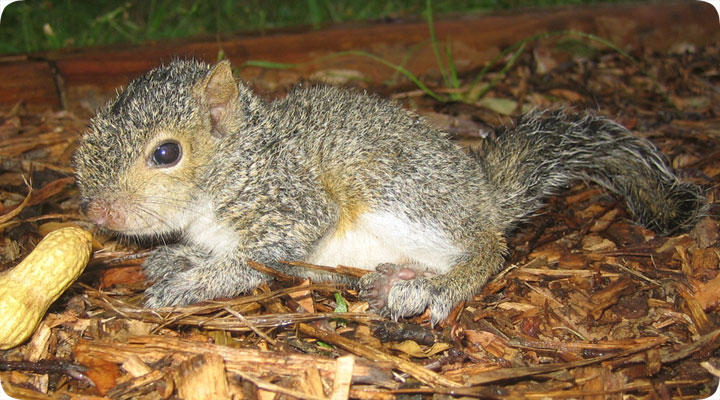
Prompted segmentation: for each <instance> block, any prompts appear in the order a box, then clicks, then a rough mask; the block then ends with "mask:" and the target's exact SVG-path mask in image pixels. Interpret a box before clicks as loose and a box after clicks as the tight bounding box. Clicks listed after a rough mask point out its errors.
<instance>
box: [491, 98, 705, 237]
mask: <svg viewBox="0 0 720 400" xmlns="http://www.w3.org/2000/svg"><path fill="white" fill-rule="evenodd" d="M485 150H486V151H485V152H483V154H482V156H480V157H479V158H478V159H479V161H480V162H481V163H482V164H483V166H484V169H485V171H486V174H487V178H488V180H489V182H490V183H491V184H492V185H494V187H495V188H496V189H495V190H496V197H497V199H498V201H499V202H500V206H501V210H503V211H504V212H507V213H508V215H506V217H507V219H506V220H512V221H517V220H519V219H520V218H522V217H523V216H525V215H527V214H529V213H532V212H534V211H535V210H537V209H538V207H540V206H541V205H542V201H543V199H544V198H545V197H546V196H547V195H549V194H553V193H556V192H557V190H558V189H559V188H562V187H564V186H566V185H567V184H568V183H570V182H571V181H572V180H575V179H585V180H590V181H594V182H597V183H599V184H600V185H602V186H604V187H606V188H607V189H609V190H611V191H613V192H616V193H619V194H622V195H623V196H625V199H626V201H627V204H628V208H629V209H630V211H631V212H632V213H633V215H634V216H635V218H636V219H637V221H638V222H639V223H641V224H642V225H644V226H646V227H648V228H650V229H653V230H654V231H656V232H658V233H662V234H669V233H673V232H676V231H681V230H687V229H690V228H692V227H693V226H694V225H695V223H696V222H697V220H698V219H699V218H700V217H701V216H702V215H703V214H704V212H705V211H706V209H707V202H706V200H705V197H704V196H703V193H702V190H701V189H700V188H699V187H698V186H696V185H694V184H691V183H683V182H680V181H679V180H678V178H677V177H676V176H675V175H674V174H673V173H672V172H671V171H670V169H669V168H668V167H667V165H666V164H665V162H664V160H663V156H662V155H661V154H660V153H659V152H658V151H657V150H656V149H655V147H654V146H653V145H652V144H651V143H650V142H648V141H647V140H645V139H642V138H638V137H635V136H632V135H631V134H630V133H629V132H628V131H627V129H625V128H624V127H622V126H621V125H619V124H617V123H615V122H613V121H610V120H608V119H605V118H600V117H595V116H591V115H582V116H571V115H567V114H564V113H562V112H536V113H531V114H528V115H525V116H522V117H520V118H519V120H518V121H517V122H516V124H515V126H513V127H510V128H506V130H505V132H502V133H501V134H500V136H499V138H498V139H497V140H496V141H494V142H491V143H488V145H487V148H486V149H485Z"/></svg>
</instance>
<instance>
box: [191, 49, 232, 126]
mask: <svg viewBox="0 0 720 400" xmlns="http://www.w3.org/2000/svg"><path fill="white" fill-rule="evenodd" d="M195 89H196V90H195V94H196V96H198V95H199V96H200V98H201V99H202V100H204V101H201V103H203V102H204V103H205V104H207V106H208V108H209V111H210V119H211V122H212V134H213V135H215V136H217V137H222V136H225V135H226V134H228V132H229V131H230V126H229V125H232V124H233V123H232V114H233V111H234V110H233V109H234V108H235V104H236V102H237V98H238V87H237V83H236V82H235V78H233V75H232V69H231V67H230V61H228V60H223V61H220V62H219V63H217V64H216V65H215V66H214V67H212V69H211V70H210V72H208V74H207V77H205V79H203V80H202V81H201V82H200V85H199V87H196V88H195Z"/></svg>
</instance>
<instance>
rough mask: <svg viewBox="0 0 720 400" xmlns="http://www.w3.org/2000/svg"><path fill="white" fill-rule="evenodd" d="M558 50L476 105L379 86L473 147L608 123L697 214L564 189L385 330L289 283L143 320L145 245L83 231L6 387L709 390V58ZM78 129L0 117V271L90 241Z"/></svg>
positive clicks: (246, 394)
mask: <svg viewBox="0 0 720 400" xmlns="http://www.w3.org/2000/svg"><path fill="white" fill-rule="evenodd" d="M558 54H560V53H557V52H552V51H548V49H545V48H541V47H539V46H536V47H535V48H533V49H530V50H528V51H526V52H525V53H524V54H523V55H522V56H521V57H520V59H519V60H518V63H517V65H516V66H514V67H513V68H512V69H511V71H510V72H509V75H508V76H506V77H502V79H500V80H499V81H498V84H497V85H496V86H495V87H494V88H492V90H490V92H488V94H487V96H486V97H485V98H484V99H482V100H480V101H478V102H477V103H476V104H463V103H437V102H434V101H431V100H428V98H427V97H423V96H420V95H419V94H418V93H417V91H416V90H415V89H416V88H412V87H411V86H409V85H405V86H397V87H393V88H384V89H383V90H384V91H385V92H386V93H388V91H391V92H392V93H391V94H392V95H393V96H394V97H396V98H399V99H402V100H401V101H404V102H406V103H407V104H408V105H409V106H412V107H415V108H416V109H417V110H418V111H419V112H420V113H422V114H423V115H425V116H426V117H427V118H428V119H429V120H430V121H432V123H435V124H437V125H438V126H440V127H442V128H443V129H446V130H449V131H450V132H452V133H453V134H454V135H455V136H456V137H457V138H458V139H459V140H460V141H462V142H463V143H465V144H468V145H476V144H477V143H478V142H479V141H480V140H482V139H481V136H483V135H492V134H493V129H492V128H493V127H494V126H496V125H498V124H500V123H503V122H507V121H508V120H509V117H508V116H506V115H504V114H503V112H508V111H503V110H507V109H508V107H509V112H510V113H511V114H516V113H519V112H521V111H523V110H525V109H528V108H533V107H534V108H547V107H565V108H571V109H573V110H577V111H582V110H586V109H591V110H594V111H595V112H597V113H599V114H604V115H608V116H610V117H612V118H615V119H616V120H618V121H619V122H621V123H622V124H624V125H625V126H627V127H628V128H630V129H631V130H633V131H634V132H636V133H637V134H638V135H640V136H643V137H647V138H649V139H651V140H652V141H653V142H654V143H655V144H656V145H657V146H658V147H659V148H660V149H661V150H662V151H663V152H664V153H665V154H667V156H668V159H669V161H670V162H671V164H672V166H673V167H674V168H676V170H677V172H678V174H679V175H680V176H681V177H682V179H684V180H687V181H692V182H696V183H698V184H700V185H702V186H703V187H704V188H705V189H706V191H707V196H708V200H709V202H710V203H713V206H712V207H711V211H710V216H709V217H707V218H705V219H704V220H703V221H702V222H701V223H700V224H699V225H698V226H697V227H696V228H695V229H694V230H693V231H692V232H690V233H688V234H682V235H678V236H673V237H662V236H659V235H656V234H655V233H653V232H652V231H649V230H647V229H644V228H642V227H639V226H637V225H634V224H633V223H632V222H630V221H629V214H628V211H627V210H626V209H625V207H624V205H623V203H622V200H621V199H617V198H615V197H613V196H610V195H608V194H607V193H605V192H603V191H602V190H601V189H599V188H598V187H597V186H593V185H586V184H583V183H578V184H577V185H576V186H573V187H571V188H568V190H567V191H566V192H564V193H562V194H560V195H558V196H555V197H553V198H551V199H548V205H547V206H546V207H545V208H543V209H542V210H541V212H540V213H538V215H536V216H534V217H532V218H531V219H529V221H528V222H527V223H526V224H524V225H522V226H521V227H519V228H518V229H517V231H516V232H514V233H513V234H512V235H511V236H510V238H509V243H510V249H511V254H510V256H509V258H508V267H507V268H506V269H505V270H504V271H503V272H502V273H500V274H499V275H498V276H497V277H496V278H495V279H494V280H493V281H492V282H491V283H490V284H489V285H488V286H487V287H486V288H485V290H484V291H483V292H482V293H481V294H479V295H477V296H475V298H474V299H473V300H472V301H468V302H466V303H465V304H462V305H461V306H459V307H457V308H456V309H455V310H454V311H453V313H452V315H451V317H450V318H449V319H448V320H447V321H445V322H444V323H442V324H440V325H439V326H435V327H431V326H430V324H429V322H428V317H427V315H422V316H419V317H416V318H411V319H406V320H402V321H397V322H395V321H391V320H386V319H383V318H381V317H379V316H377V315H374V314H372V313H369V312H367V304H366V303H364V302H361V301H359V300H358V298H357V293H356V292H354V291H352V290H348V289H346V288H343V287H333V286H329V285H327V284H323V283H317V282H298V281H295V280H292V279H285V277H279V279H278V280H277V281H276V282H275V283H273V284H271V285H270V286H263V287H260V288H259V289H257V290H256V291H255V292H254V293H252V294H249V295H245V296H240V297H237V298H234V299H229V300H222V301H213V302H208V303H203V304H199V305H194V306H190V307H185V308H180V309H160V310H149V309H143V308H142V307H141V306H140V303H141V300H142V293H143V289H144V288H146V287H147V285H148V283H147V282H146V281H145V280H144V277H143V275H142V272H141V268H140V265H141V263H142V260H143V257H144V256H146V255H147V250H148V249H147V248H143V247H141V246H138V245H134V244H131V243H127V242H126V241H125V242H123V241H117V240H116V239H114V238H112V237H111V236H108V235H105V234H102V233H98V234H97V235H96V236H95V242H96V243H95V251H94V253H93V257H92V259H91V261H90V265H89V266H88V268H87V269H86V271H85V273H84V274H83V275H82V276H81V278H80V279H79V281H78V282H76V283H75V284H74V285H73V286H72V287H71V288H70V289H69V290H68V291H67V292H66V293H65V294H64V295H63V296H62V297H61V298H60V300H58V301H57V302H56V303H55V304H54V305H53V307H52V308H51V309H50V312H49V313H48V314H47V315H46V317H45V318H44V320H43V321H42V323H41V324H40V326H39V327H38V329H37V331H36V332H35V334H34V335H33V336H32V337H31V339H30V340H29V341H27V342H26V343H25V344H23V345H21V346H18V347H16V348H14V349H11V350H8V351H2V352H0V371H4V372H0V379H1V380H2V382H3V384H4V387H5V390H6V391H7V392H8V393H9V394H10V395H12V396H14V397H20V398H47V397H46V394H49V395H50V396H51V397H52V398H77V399H80V398H82V399H93V398H111V399H168V398H185V399H199V398H213V399H222V398H234V399H274V398H283V399H289V398H299V399H325V398H332V399H342V398H348V397H350V398H355V399H393V398H400V396H412V397H404V398H431V397H433V396H434V397H436V398H456V397H462V396H466V397H467V398H478V397H480V398H529V399H533V398H535V399H540V398H581V397H582V398H618V399H619V398H624V397H626V396H629V397H631V398H661V399H666V398H704V397H707V396H709V395H710V394H712V393H713V392H714V391H715V388H716V387H717V384H718V378H717V377H718V376H720V352H718V348H720V318H719V317H720V313H718V303H719V302H720V275H719V274H718V272H720V269H719V268H720V266H719V260H720V241H719V240H718V237H719V236H718V235H719V232H718V207H717V204H716V203H717V201H718V200H717V199H718V195H719V194H720V186H719V185H718V184H719V183H720V157H718V155H720V89H719V87H720V70H719V69H718V68H720V67H719V66H720V46H717V45H715V46H708V47H692V46H689V47H686V48H677V49H675V50H671V51H668V52H665V53H659V54H655V53H649V52H648V53H642V51H641V50H637V51H636V52H635V56H636V57H637V58H638V60H640V61H639V63H638V64H637V65H635V64H633V63H631V62H630V61H628V60H627V59H626V58H624V57H622V56H620V55H619V54H617V53H615V52H612V51H607V50H598V51H596V52H595V53H593V54H589V55H587V54H584V55H578V54H575V55H571V56H567V53H562V54H565V55H564V56H563V55H558ZM499 71H500V67H498V68H496V69H495V70H494V71H493V72H491V75H490V76H489V77H487V79H488V80H490V79H492V78H493V77H494V76H496V75H497V74H498V73H499ZM474 72H475V73H477V71H474ZM472 76H473V74H472V71H471V72H469V73H468V74H467V76H466V77H467V78H470V79H466V81H470V80H471V78H472ZM649 76H652V77H654V78H650V77H649ZM433 79H434V78H433V77H432V76H429V77H426V78H424V81H425V82H426V83H428V84H429V85H432V84H433V83H434V81H433ZM655 79H656V80H657V81H655ZM254 84H255V85H256V86H262V83H261V82H254ZM86 125H87V115H81V113H72V112H68V111H59V112H58V111H52V110H48V111H47V112H44V113H40V114H30V113H28V112H27V111H25V110H24V108H23V106H22V104H18V105H17V106H16V107H14V108H13V109H11V110H6V111H5V112H3V113H2V114H0V161H1V163H2V167H1V168H2V169H1V170H0V196H2V204H1V205H0V227H1V228H2V230H1V231H0V240H1V241H2V246H0V270H4V269H6V268H10V267H12V266H14V265H16V264H17V263H18V262H19V261H20V260H21V259H22V258H23V257H24V256H25V255H27V254H28V253H29V251H30V250H32V249H33V247H34V245H35V244H36V243H37V242H38V241H39V239H40V238H41V237H42V235H43V234H44V233H46V232H48V231H50V230H53V229H55V228H57V227H58V226H60V225H62V224H75V225H80V226H82V227H85V228H88V229H93V230H94V228H93V227H92V226H91V225H90V224H89V223H88V222H86V221H85V220H84V219H83V217H82V216H81V215H80V213H79V211H78V193H77V188H76V187H75V186H74V182H73V178H72V175H71V174H72V170H71V168H70V166H69V165H70V164H69V160H70V157H71V154H72V151H73V148H74V143H75V139H76V138H77V136H78V134H79V133H81V132H82V131H83V130H84V129H85V127H86ZM28 185H32V188H33V190H32V193H31V194H30V195H29V193H30V191H29V190H28ZM28 196H30V197H29V199H28V200H27V201H25V200H26V197H28ZM347 273H352V270H351V269H348V270H347ZM0 318H2V317H1V316H0Z"/></svg>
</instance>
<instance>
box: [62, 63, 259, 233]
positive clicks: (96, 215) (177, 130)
mask: <svg viewBox="0 0 720 400" xmlns="http://www.w3.org/2000/svg"><path fill="white" fill-rule="evenodd" d="M240 92H242V93H243V95H245V96H251V93H249V91H248V90H247V89H246V88H245V87H244V86H242V85H241V86H240V87H239V86H238V84H237V83H236V81H235V79H234V78H233V76H232V70H231V67H230V63H229V62H228V61H222V62H219V63H218V64H216V65H214V66H210V65H208V64H205V63H203V62H199V61H195V60H174V61H173V62H171V63H170V64H168V65H165V66H161V67H158V68H156V69H153V70H151V71H150V72H148V73H146V74H145V75H143V76H140V77H138V78H136V79H135V80H133V81H132V82H131V83H130V84H129V85H128V86H127V88H126V89H125V90H124V91H122V92H121V93H119V94H118V95H117V96H116V97H115V98H114V99H112V100H111V101H109V102H108V103H107V105H106V106H105V107H104V108H102V109H101V110H100V111H99V112H98V114H97V115H96V116H95V117H94V118H93V119H92V120H91V123H90V129H89V130H88V131H87V132H86V133H85V134H84V135H83V137H82V138H81V139H80V141H79V143H78V149H77V151H76V152H75V155H74V157H73V165H74V167H75V170H76V181H77V184H78V186H79V188H80V192H81V202H80V205H81V209H82V211H83V212H84V213H85V214H86V215H87V216H88V217H89V219H91V220H92V221H93V222H95V223H96V224H98V225H99V226H101V227H103V228H105V229H108V230H111V231H115V232H118V233H121V234H124V235H130V236H146V235H164V234H168V233H171V232H175V231H181V230H183V229H184V227H185V226H187V224H189V223H191V222H192V220H193V219H194V218H197V217H198V215H197V210H196V209H197V208H198V207H197V205H196V204H197V202H198V201H200V199H199V196H201V192H202V190H201V189H199V179H200V176H201V174H202V172H203V171H204V170H206V169H207V168H211V164H212V160H213V158H214V157H217V155H216V152H217V149H218V146H220V145H222V142H223V139H224V138H225V137H226V136H228V135H229V134H231V133H235V132H238V131H239V130H240V129H241V128H242V125H243V123H244V122H243V121H244V119H245V115H247V110H244V108H247V107H250V106H251V102H250V100H248V101H240V100H239V98H238V96H239V93H240Z"/></svg>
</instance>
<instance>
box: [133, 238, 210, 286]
mask: <svg viewBox="0 0 720 400" xmlns="http://www.w3.org/2000/svg"><path fill="white" fill-rule="evenodd" d="M209 257H210V255H209V254H207V253H205V252H202V251H200V250H198V249H195V248H193V247H190V246H187V245H184V244H173V245H169V246H162V247H158V248H156V249H155V250H153V251H152V253H150V255H149V256H148V258H147V259H145V262H144V263H143V272H144V273H145V276H146V277H147V278H148V279H150V280H153V281H159V280H161V279H162V278H163V277H165V276H169V275H174V274H176V273H178V272H182V271H187V270H189V269H192V268H193V267H195V266H197V265H202V264H203V262H204V261H206V260H207V259H208V258H209Z"/></svg>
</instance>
